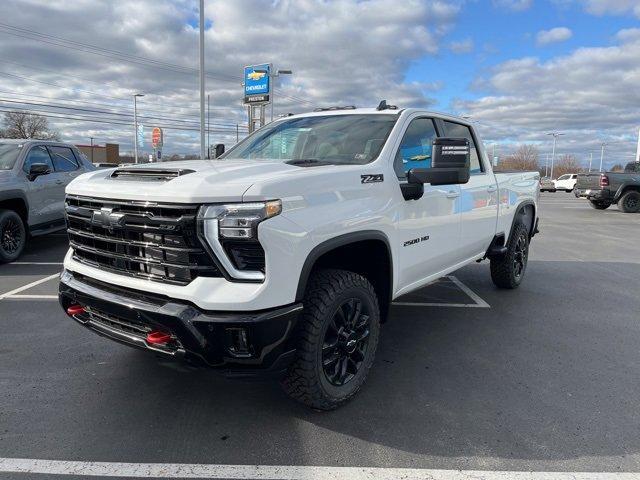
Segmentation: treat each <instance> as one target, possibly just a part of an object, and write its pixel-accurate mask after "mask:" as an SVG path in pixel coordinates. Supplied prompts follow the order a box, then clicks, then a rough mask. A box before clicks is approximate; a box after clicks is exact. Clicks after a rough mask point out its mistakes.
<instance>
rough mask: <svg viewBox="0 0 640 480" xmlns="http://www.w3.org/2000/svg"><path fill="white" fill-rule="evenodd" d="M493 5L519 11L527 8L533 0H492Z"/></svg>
mask: <svg viewBox="0 0 640 480" xmlns="http://www.w3.org/2000/svg"><path fill="white" fill-rule="evenodd" d="M493 5H494V6H495V7H498V8H506V9H507V10H512V11H514V12H521V11H523V10H527V9H529V8H530V7H531V6H532V5H533V0H493Z"/></svg>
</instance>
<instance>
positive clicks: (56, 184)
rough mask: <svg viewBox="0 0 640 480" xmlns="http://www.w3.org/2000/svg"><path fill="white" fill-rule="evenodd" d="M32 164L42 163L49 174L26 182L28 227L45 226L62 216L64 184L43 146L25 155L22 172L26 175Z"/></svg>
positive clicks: (35, 147) (32, 148)
mask: <svg viewBox="0 0 640 480" xmlns="http://www.w3.org/2000/svg"><path fill="white" fill-rule="evenodd" d="M34 163H44V164H46V165H48V166H49V168H50V169H51V173H49V174H47V175H40V176H39V177H36V178H35V179H34V180H31V181H29V182H28V189H29V193H28V196H27V198H28V200H29V226H30V227H33V226H34V225H40V224H45V223H49V222H53V221H55V220H58V219H59V218H60V216H61V215H62V214H63V213H62V212H63V211H64V210H62V212H61V211H59V210H61V205H60V200H59V198H60V197H62V198H63V199H64V184H63V183H62V179H61V178H60V176H59V175H58V174H57V173H56V172H55V171H54V168H53V162H52V161H51V157H50V156H49V151H48V150H47V147H45V146H44V145H36V146H34V147H31V149H30V150H29V152H28V153H27V155H26V157H25V160H24V163H23V164H22V170H23V172H24V174H25V175H28V173H29V169H30V168H31V165H32V164H34Z"/></svg>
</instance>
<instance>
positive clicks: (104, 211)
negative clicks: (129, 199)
mask: <svg viewBox="0 0 640 480" xmlns="http://www.w3.org/2000/svg"><path fill="white" fill-rule="evenodd" d="M91 223H92V224H93V225H97V226H100V227H104V228H107V229H109V230H112V229H113V228H114V227H123V226H124V213H114V211H113V208H108V207H107V208H105V207H103V208H101V209H100V210H94V211H93V214H92V215H91Z"/></svg>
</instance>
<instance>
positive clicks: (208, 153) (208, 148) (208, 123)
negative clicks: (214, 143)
mask: <svg viewBox="0 0 640 480" xmlns="http://www.w3.org/2000/svg"><path fill="white" fill-rule="evenodd" d="M210 129H211V105H209V95H208V94H207V158H208V159H210V158H211V138H210V137H209V133H210Z"/></svg>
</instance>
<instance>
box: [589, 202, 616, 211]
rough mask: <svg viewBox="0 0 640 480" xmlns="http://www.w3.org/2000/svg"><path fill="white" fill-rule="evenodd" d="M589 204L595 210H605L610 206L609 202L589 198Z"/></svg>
mask: <svg viewBox="0 0 640 480" xmlns="http://www.w3.org/2000/svg"><path fill="white" fill-rule="evenodd" d="M589 205H591V206H592V207H593V208H595V209H596V210H606V209H607V208H609V207H610V206H611V204H610V203H609V202H603V201H596V200H589Z"/></svg>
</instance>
